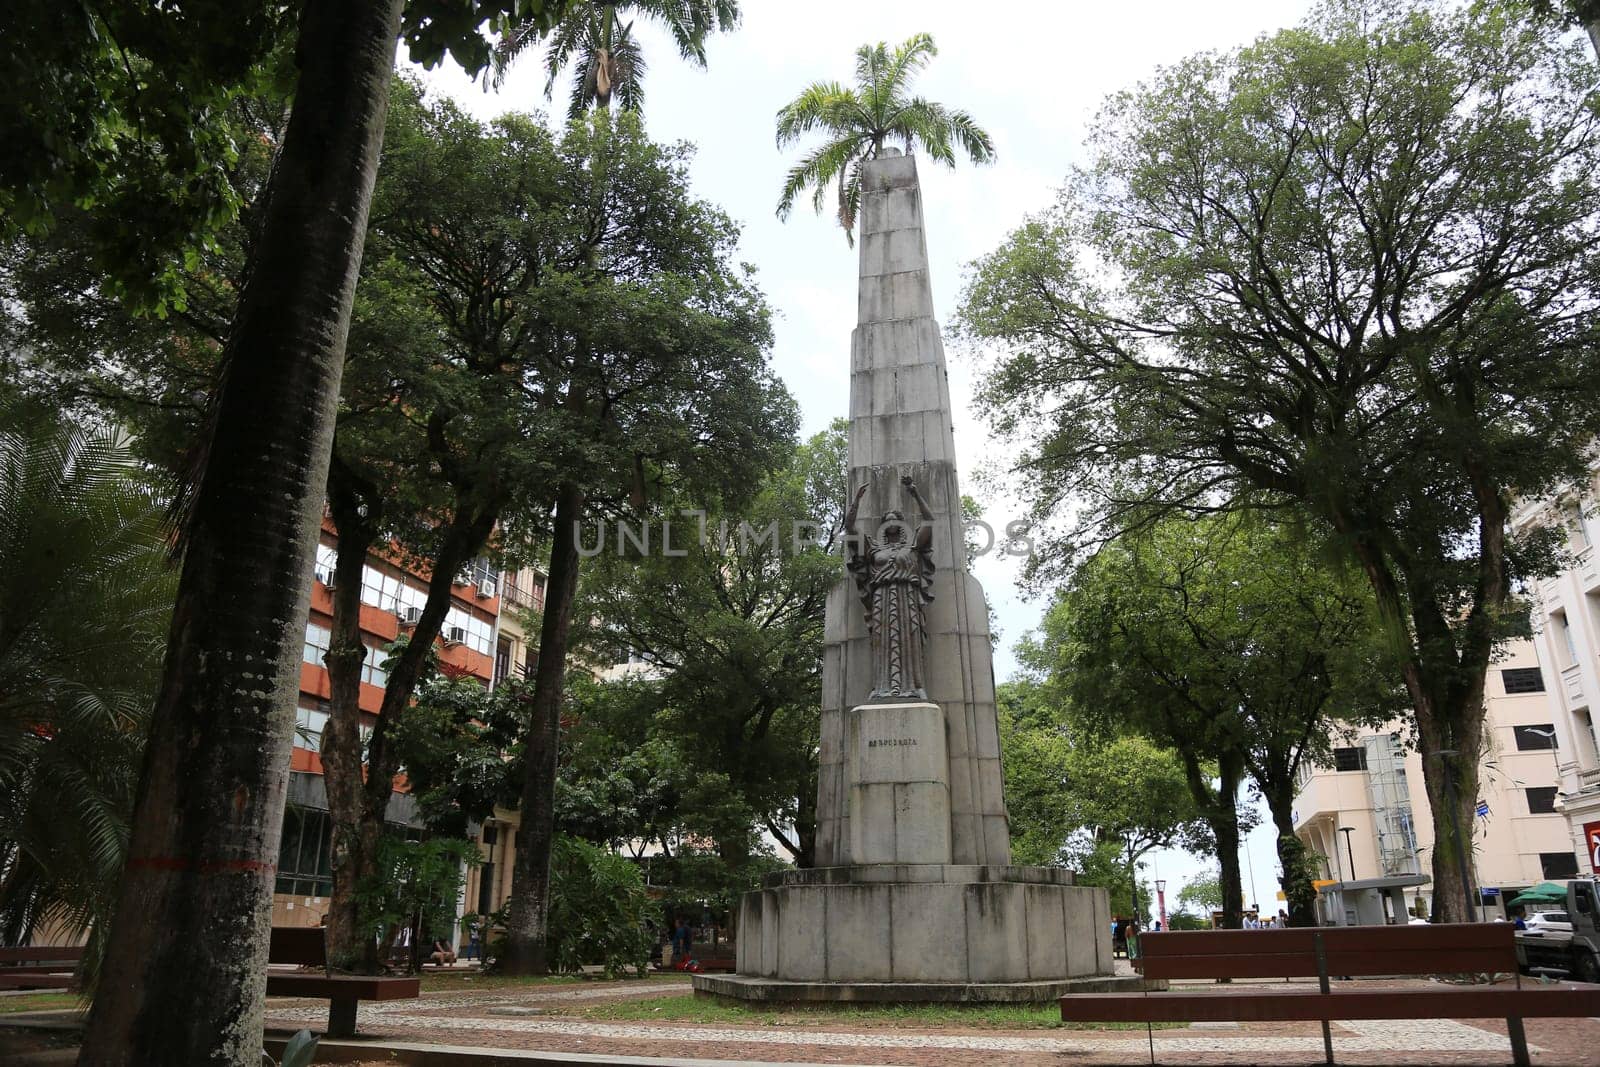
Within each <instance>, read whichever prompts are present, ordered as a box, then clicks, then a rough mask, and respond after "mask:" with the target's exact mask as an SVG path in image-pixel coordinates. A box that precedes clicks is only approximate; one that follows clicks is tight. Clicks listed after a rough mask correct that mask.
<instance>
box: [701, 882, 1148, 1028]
mask: <svg viewBox="0 0 1600 1067" xmlns="http://www.w3.org/2000/svg"><path fill="white" fill-rule="evenodd" d="M1113 970H1114V968H1113V965H1112V962H1111V916H1110V907H1109V903H1108V901H1107V897H1106V891H1105V890H1104V889H1101V888H1098V887H1089V886H1077V885H1073V884H1072V873H1071V872H1070V871H1067V870H1063V869H1061V868H1056V867H1015V866H974V865H963V864H864V865H858V866H852V867H822V868H813V869H809V870H794V871H783V872H780V873H778V874H775V875H772V876H771V877H770V878H768V879H767V881H766V883H765V884H764V887H763V888H762V889H760V890H757V891H755V892H752V893H747V894H745V896H744V899H743V901H742V903H741V906H740V911H739V927H738V971H739V973H738V974H737V975H695V976H694V987H695V989H696V991H697V992H703V993H707V994H715V995H720V996H728V997H736V998H739V999H743V1000H761V1001H774V1000H792V1001H828V1000H838V1001H901V1002H904V1001H1010V1002H1015V1001H1045V1000H1051V999H1054V998H1056V997H1059V996H1062V995H1065V994H1066V993H1070V992H1091V991H1093V992H1102V991H1108V990H1110V989H1113V988H1128V987H1130V985H1131V987H1132V988H1143V985H1142V983H1141V981H1140V980H1139V979H1128V978H1114V977H1111V975H1112V972H1113Z"/></svg>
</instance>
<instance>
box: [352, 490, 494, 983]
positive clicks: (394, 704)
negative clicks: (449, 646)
mask: <svg viewBox="0 0 1600 1067" xmlns="http://www.w3.org/2000/svg"><path fill="white" fill-rule="evenodd" d="M330 484H332V483H330ZM330 499H340V500H341V501H342V503H343V505H347V506H339V507H338V509H337V514H336V515H335V519H334V521H335V523H336V524H337V523H339V522H340V521H341V520H343V521H344V522H346V523H347V524H349V525H350V527H351V528H352V529H355V530H360V531H362V532H361V533H360V534H357V535H355V536H352V538H351V543H350V544H349V546H348V551H347V546H346V543H345V536H344V534H343V532H342V528H341V533H340V537H339V562H338V565H337V578H336V579H335V582H334V604H333V627H332V630H333V633H332V637H331V638H330V640H329V647H328V655H327V665H328V679H329V689H330V696H331V701H330V703H331V714H330V716H329V720H328V731H327V733H325V734H324V745H323V753H322V760H323V770H324V772H325V773H324V784H325V785H326V786H327V790H328V816H329V821H330V822H331V823H332V826H333V848H332V856H331V861H332V863H331V865H332V868H333V893H332V895H331V897H330V898H329V902H328V933H327V942H328V949H327V952H328V965H329V966H330V967H331V968H334V969H336V970H347V971H353V972H357V973H365V974H376V973H377V972H378V971H379V970H380V969H381V967H382V963H383V955H384V954H383V953H381V952H379V950H378V947H377V942H376V941H375V940H374V939H373V937H372V934H373V931H372V930H370V929H368V928H367V924H366V923H365V922H364V921H363V916H362V915H361V913H360V909H359V907H358V906H357V895H358V891H359V890H360V887H361V885H362V883H363V882H365V881H366V880H367V879H368V878H369V877H371V876H372V874H373V873H374V871H375V870H376V869H377V861H378V849H379V846H380V844H381V841H382V838H383V833H384V823H385V820H386V818H387V815H388V811H389V798H390V797H391V796H393V794H394V790H393V782H394V776H395V775H396V774H397V773H398V772H399V769H400V768H399V756H398V754H397V753H396V752H395V751H394V748H393V746H392V744H391V743H390V734H391V731H393V729H394V726H395V722H396V721H397V719H398V717H399V716H401V715H403V714H404V713H405V710H406V708H408V707H409V706H410V704H411V698H412V695H413V694H414V693H415V692H416V688H417V682H418V681H419V680H420V679H421V676H422V671H423V668H424V666H425V665H426V663H427V659H428V653H429V651H430V650H431V649H432V648H433V642H434V639H435V638H437V637H438V636H439V632H440V630H441V629H442V628H443V626H444V620H445V617H446V616H447V615H448V614H449V611H450V599H451V591H452V586H453V585H454V583H455V576H456V575H457V574H459V573H460V571H461V568H462V567H463V566H464V565H465V564H466V563H467V561H468V560H470V559H472V557H473V556H475V555H476V554H477V553H478V552H479V551H480V550H481V549H482V547H483V544H484V542H485V541H486V540H488V537H489V534H490V533H492V532H493V530H494V524H495V520H496V517H497V516H498V513H499V507H498V505H495V506H492V507H490V508H489V509H487V510H485V511H478V512H468V511H465V510H458V511H457V512H456V514H455V517H454V518H453V519H452V520H451V523H450V525H449V526H448V527H447V528H446V530H445V532H444V536H443V538H442V539H441V541H440V543H439V547H438V549H437V552H436V554H435V556H434V558H433V559H432V560H431V561H430V565H431V567H432V573H431V575H430V576H429V579H428V599H427V600H426V602H425V603H424V604H423V608H422V615H421V617H420V618H419V619H418V620H417V624H416V627H415V628H414V629H413V630H412V631H411V639H410V641H409V642H408V643H407V645H406V648H405V650H404V651H402V652H401V653H400V655H398V656H397V657H395V660H394V662H393V663H391V664H390V666H389V674H388V677H387V679H386V680H385V684H384V690H383V703H382V704H381V705H380V706H379V709H378V718H377V722H376V723H374V724H373V728H372V736H371V738H370V739H369V740H368V741H367V743H366V744H365V745H363V744H362V741H361V734H360V722H361V705H360V700H361V668H362V664H363V663H364V662H365V660H366V654H367V653H366V644H365V642H364V641H362V639H361V571H362V568H363V567H364V566H365V564H366V558H367V553H368V552H369V551H370V550H371V548H372V546H373V543H374V542H375V540H376V537H375V534H374V531H373V529H372V527H371V525H370V524H369V523H367V524H364V523H362V520H361V517H360V515H359V513H358V512H357V511H356V510H355V507H354V503H355V500H354V498H353V497H346V496H344V494H342V493H341V492H340V491H339V489H338V488H337V487H334V488H333V489H332V491H331V492H330ZM347 570H348V571H350V572H353V573H351V574H348V575H347V573H346V572H347ZM363 749H365V754H366V760H365V762H363V760H362V754H363Z"/></svg>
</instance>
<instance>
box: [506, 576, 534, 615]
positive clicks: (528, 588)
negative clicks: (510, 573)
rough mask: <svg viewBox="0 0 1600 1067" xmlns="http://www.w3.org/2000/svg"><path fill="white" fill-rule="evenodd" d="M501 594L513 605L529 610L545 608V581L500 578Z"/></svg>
mask: <svg viewBox="0 0 1600 1067" xmlns="http://www.w3.org/2000/svg"><path fill="white" fill-rule="evenodd" d="M500 596H501V597H502V598H503V599H504V600H505V601H506V602H507V603H509V604H511V605H512V606H513V607H518V608H523V609H524V610H527V611H543V610H544V583H543V582H534V583H525V582H518V581H516V580H515V579H514V578H509V577H502V578H501V579H500Z"/></svg>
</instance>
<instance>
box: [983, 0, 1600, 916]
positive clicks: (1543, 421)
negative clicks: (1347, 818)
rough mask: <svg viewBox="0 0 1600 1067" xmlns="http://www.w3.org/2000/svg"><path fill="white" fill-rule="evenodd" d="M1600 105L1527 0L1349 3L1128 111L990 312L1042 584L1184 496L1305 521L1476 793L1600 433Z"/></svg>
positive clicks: (1441, 858)
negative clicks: (1505, 660) (1501, 656)
mask: <svg viewBox="0 0 1600 1067" xmlns="http://www.w3.org/2000/svg"><path fill="white" fill-rule="evenodd" d="M1595 94H1596V85H1595V78H1594V68H1593V62H1592V58H1591V57H1589V56H1588V55H1586V54H1585V53H1584V47H1583V45H1582V44H1581V43H1580V42H1577V41H1571V40H1564V39H1562V37H1561V36H1560V35H1559V31H1557V30H1556V29H1553V28H1550V27H1546V26H1542V25H1539V24H1535V23H1530V22H1529V21H1528V20H1526V19H1523V18H1520V17H1517V14H1516V12H1514V11H1513V10H1512V9H1511V8H1510V7H1508V6H1506V5H1504V4H1495V3H1490V4H1483V5H1475V6H1474V7H1472V8H1471V9H1467V8H1463V7H1458V6H1453V5H1443V4H1429V3H1421V2H1407V3H1401V4H1395V5H1390V6H1388V7H1386V8H1384V9H1383V10H1381V11H1376V10H1374V9H1373V8H1372V7H1371V5H1367V4H1362V3H1357V2H1355V0H1330V2H1327V3H1324V4H1322V5H1320V6H1319V7H1318V8H1317V9H1316V10H1315V11H1314V13H1313V15H1312V17H1311V19H1310V20H1309V21H1308V22H1307V23H1306V24H1305V25H1304V26H1301V27H1298V28H1295V29H1291V30H1286V31H1283V32H1281V33H1279V34H1276V35H1274V36H1271V37H1267V38H1264V39H1262V40H1261V41H1259V42H1257V43H1255V44H1253V45H1250V46H1249V47H1246V48H1242V49H1238V50H1235V51H1232V52H1227V53H1222V54H1215V53H1209V54H1203V55H1199V56H1195V57H1192V58H1190V59H1187V60H1185V61H1183V62H1182V63H1179V64H1177V65H1175V66H1174V67H1172V68H1169V69H1166V70H1163V71H1161V72H1160V73H1159V75H1158V76H1157V77H1156V78H1155V79H1153V80H1152V81H1151V82H1150V83H1148V84H1145V85H1141V86H1139V87H1138V88H1136V89H1133V90H1130V91H1127V92H1124V93H1121V94H1118V95H1116V96H1114V97H1113V98H1112V99H1111V100H1110V101H1109V102H1108V104H1107V105H1106V107H1105V109H1104V110H1103V111H1102V113H1101V115H1100V117H1099V119H1098V121H1097V123H1096V129H1095V132H1094V135H1093V136H1092V138H1091V140H1090V145H1091V148H1092V150H1093V153H1094V158H1093V162H1092V164H1091V165H1090V166H1089V167H1087V168H1085V169H1083V170H1081V171H1079V172H1076V173H1075V174H1074V175H1073V176H1072V177H1071V179H1070V180H1069V182H1068V184H1067V187H1066V188H1065V190H1064V192H1063V194H1062V199H1061V202H1060V204H1059V205H1058V206H1057V207H1056V208H1055V209H1054V210H1052V211H1049V212H1047V213H1045V214H1043V215H1041V216H1038V217H1036V218H1033V219H1031V220H1029V221H1028V222H1026V223H1025V224H1024V225H1023V226H1022V227H1021V228H1020V229H1018V230H1017V231H1016V232H1015V233H1013V234H1012V236H1011V237H1010V238H1009V239H1008V240H1007V242H1006V243H1005V245H1004V246H1003V247H1002V248H1000V249H999V250H997V251H996V252H994V253H991V254H990V255H989V256H987V257H985V258H984V259H983V260H982V261H981V262H980V263H979V264H978V268H977V270H976V272H975V274H974V276H973V278H972V281H971V283H970V285H969V287H968V289H967V291H966V294H965V297H964V303H963V310H962V314H961V328H962V330H963V331H964V333H965V334H966V336H967V337H969V338H970V339H972V340H973V341H974V342H979V343H984V344H988V345H993V346H995V347H996V348H998V349H999V350H1000V352H1001V355H1000V357H999V358H998V360H997V361H996V363H995V364H994V366H993V368H992V370H991V372H990V373H989V375H988V377H987V379H986V383H985V385H984V389H983V393H982V402H983V404H984V405H985V406H986V407H988V408H990V410H992V411H993V412H994V421H995V424H996V426H997V428H998V429H999V430H1001V431H1002V432H1003V433H1005V434H1007V435H1008V436H1010V437H1011V438H1012V439H1013V440H1015V441H1016V443H1017V446H1018V455H1019V459H1018V462H1017V464H1016V470H1017V471H1018V472H1019V474H1020V477H1021V481H1022V483H1023V486H1024V489H1025V491H1026V493H1027V494H1028V495H1029V498H1030V500H1031V506H1032V509H1033V512H1034V515H1035V516H1036V517H1037V518H1038V519H1039V520H1040V521H1041V523H1042V524H1043V525H1044V527H1045V529H1044V530H1043V531H1042V532H1043V534H1044V536H1043V538H1042V540H1043V541H1044V542H1045V543H1046V545H1047V546H1048V548H1049V549H1050V550H1049V551H1046V552H1044V553H1041V554H1040V555H1039V556H1037V557H1036V559H1035V564H1036V568H1037V569H1036V572H1035V573H1036V575H1043V574H1046V573H1055V574H1060V573H1062V572H1064V571H1065V570H1066V569H1067V568H1068V567H1069V566H1070V563H1071V561H1072V559H1073V558H1074V554H1075V549H1076V548H1079V547H1082V546H1086V545H1092V544H1095V543H1099V542H1102V541H1104V540H1106V539H1108V538H1111V537H1115V536H1117V535H1118V534H1120V533H1122V532H1123V531H1126V530H1128V529H1133V528H1138V527H1140V526H1142V525H1146V524H1148V523H1150V522H1152V521H1154V520H1155V519H1156V518H1157V517H1159V516H1160V515H1163V514H1168V513H1172V512H1179V513H1197V512H1200V513H1203V512H1206V511H1212V510H1216V509H1218V508H1228V507H1236V506H1240V505H1244V504H1250V505H1255V506H1266V507H1273V506H1281V505H1285V504H1288V503H1294V504H1297V505H1299V506H1302V507H1304V508H1305V509H1306V510H1307V512H1308V513H1309V514H1310V515H1311V516H1313V518H1314V520H1315V521H1316V522H1317V523H1319V524H1320V525H1321V526H1323V527H1324V528H1325V529H1327V530H1329V531H1331V532H1332V533H1333V534H1334V536H1335V543H1336V545H1337V546H1338V547H1339V549H1340V550H1341V551H1342V552H1344V553H1346V554H1347V555H1348V556H1349V557H1350V558H1351V559H1353V560H1354V561H1355V562H1356V563H1357V565H1358V566H1359V567H1360V568H1361V570H1362V572H1363V573H1364V574H1365V575H1366V577H1367V580H1368V582H1369V584H1370V585H1371V587H1372V590H1373V592H1374V594H1375V596H1376V601H1377V607H1378V611H1379V613H1380V617H1381V619H1382V621H1383V623H1384V624H1385V625H1386V627H1387V628H1388V629H1389V630H1390V633H1391V635H1392V639H1393V640H1394V642H1395V644H1396V645H1397V646H1398V647H1401V648H1404V649H1406V650H1407V651H1406V654H1405V655H1404V657H1403V660H1402V664H1401V670H1402V673H1403V676H1404V679H1405V684H1406V687H1407V690H1408V695H1409V697H1410V700H1411V703H1412V707H1413V711H1414V715H1415V718H1416V721H1417V725H1418V729H1419V736H1420V738H1421V744H1422V748H1423V751H1424V754H1425V764H1424V765H1425V768H1426V769H1427V778H1428V789H1429V795H1430V800H1431V801H1432V803H1433V806H1434V810H1435V822H1436V823H1437V824H1438V825H1441V826H1448V825H1450V824H1451V820H1450V819H1449V818H1448V817H1447V816H1446V812H1445V810H1444V804H1445V801H1444V795H1445V793H1446V792H1447V790H1446V789H1445V785H1444V783H1445V779H1446V777H1453V779H1454V782H1455V784H1456V793H1457V794H1458V796H1460V797H1466V798H1469V799H1468V801H1463V802H1461V803H1462V805H1463V807H1464V808H1465V807H1466V805H1467V804H1469V803H1470V798H1471V797H1473V796H1475V795H1476V773H1477V772H1476V761H1475V757H1473V756H1470V755H1469V756H1467V757H1465V758H1463V757H1459V756H1447V755H1445V754H1447V753H1468V754H1475V753H1477V752H1478V751H1479V740H1480V735H1481V730H1482V718H1483V699H1482V698H1483V677H1484V670H1485V667H1486V665H1487V663H1488V661H1489V658H1490V656H1491V655H1492V653H1493V649H1494V647H1495V646H1496V644H1497V643H1498V642H1499V641H1500V640H1501V639H1502V638H1503V637H1504V636H1505V634H1506V633H1507V627H1508V624H1509V623H1511V622H1512V621H1513V619H1514V617H1518V616H1520V612H1519V611H1518V610H1517V608H1516V605H1515V604H1514V603H1513V602H1512V601H1511V600H1510V591H1511V583H1512V581H1513V579H1515V578H1517V577H1520V576H1525V575H1527V574H1529V573H1532V572H1534V571H1537V570H1538V569H1539V568H1540V567H1541V566H1549V565H1550V562H1551V560H1550V556H1549V553H1548V552H1547V551H1546V550H1545V548H1546V547H1547V546H1542V545H1540V544H1537V543H1531V542H1529V543H1520V544H1519V543H1514V542H1510V541H1508V539H1507V529H1506V519H1507V514H1508V508H1509V500H1510V498H1511V497H1512V495H1514V494H1515V495H1521V496H1539V495H1542V494H1545V493H1548V492H1550V491H1551V490H1552V489H1553V488H1555V487H1557V486H1559V485H1560V484H1562V483H1563V482H1564V481H1567V480H1570V479H1573V478H1575V477H1576V476H1578V475H1579V474H1580V472H1581V471H1582V470H1583V469H1584V464H1585V462H1586V451H1585V450H1586V448H1587V447H1588V442H1589V441H1591V440H1592V439H1593V437H1594V435H1595V433H1596V432H1597V431H1600V392H1597V391H1596V390H1595V389H1593V388H1592V382H1593V381H1594V380H1595V379H1596V377H1597V375H1600V355H1597V353H1600V345H1597V344H1596V340H1597V338H1600V301H1597V300H1596V296H1597V290H1600V246H1597V245H1596V243H1595V241H1594V240H1593V232H1594V228H1595V225H1596V223H1597V221H1600V181H1597V180H1596V177H1595V176H1596V175H1597V174H1600V109H1597V108H1596V107H1595V99H1596V96H1595ZM1069 501H1072V502H1073V506H1072V507H1071V508H1069V507H1068V502H1069ZM1069 515H1070V516H1071V517H1070V518H1068V519H1067V521H1065V522H1057V521H1055V520H1057V519H1058V518H1061V517H1065V516H1069ZM1467 810H1468V811H1469V812H1470V809H1467ZM1457 821H1458V822H1460V823H1462V824H1470V822H1471V818H1470V813H1469V814H1467V815H1466V816H1464V817H1461V818H1459V819H1458V820H1457ZM1454 855H1455V851H1454V843H1453V842H1451V841H1449V840H1445V841H1444V842H1443V847H1441V849H1440V850H1439V852H1438V853H1437V854H1436V856H1435V862H1436V864H1437V865H1441V866H1440V868H1439V870H1438V871H1436V879H1435V881H1436V884H1438V885H1440V886H1441V887H1446V886H1447V885H1448V884H1449V883H1450V880H1449V879H1447V878H1446V877H1445V876H1444V875H1445V874H1446V873H1447V872H1448V870H1449V866H1448V865H1449V864H1450V863H1452V862H1453V857H1454ZM1458 896H1460V894H1459V893H1455V892H1454V891H1447V892H1446V893H1445V894H1444V895H1443V897H1442V898H1441V899H1442V900H1444V902H1445V904H1446V908H1445V911H1444V914H1445V915H1446V916H1447V917H1449V918H1464V917H1465V915H1466V912H1465V908H1466V903H1467V902H1466V901H1465V900H1464V899H1456V898H1457V897H1458Z"/></svg>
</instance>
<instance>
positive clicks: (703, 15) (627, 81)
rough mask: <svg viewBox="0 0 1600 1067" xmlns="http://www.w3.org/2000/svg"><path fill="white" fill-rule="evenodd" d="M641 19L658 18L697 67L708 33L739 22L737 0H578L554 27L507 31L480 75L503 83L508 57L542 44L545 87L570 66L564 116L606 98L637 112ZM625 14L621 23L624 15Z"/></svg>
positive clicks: (538, 24)
mask: <svg viewBox="0 0 1600 1067" xmlns="http://www.w3.org/2000/svg"><path fill="white" fill-rule="evenodd" d="M640 18H644V19H648V20H649V21H652V22H659V23H660V24H661V25H662V26H664V27H665V28H666V30H667V32H668V33H670V34H671V35H672V39H673V41H675V42H676V43H677V45H678V54H679V56H680V57H681V58H682V59H684V60H687V61H688V62H691V63H693V64H695V65H696V66H699V67H704V66H705V65H706V38H707V37H709V36H710V35H711V34H712V33H713V32H715V31H719V30H720V31H722V32H724V33H727V32H729V31H731V30H733V29H734V28H735V27H736V26H738V25H739V4H738V0H636V2H634V3H620V4H619V3H612V2H610V0H579V2H578V3H574V4H573V5H572V6H571V7H570V8H569V9H568V11H567V14H566V15H565V16H564V17H563V18H562V19H561V21H560V22H558V23H557V24H556V25H555V26H554V28H551V29H548V30H547V29H546V28H545V26H544V24H543V22H542V21H540V20H537V19H531V20H528V21H526V22H522V23H520V24H518V25H516V26H514V27H512V28H511V29H509V30H507V31H506V32H505V33H504V34H503V35H502V36H501V38H500V40H499V43H498V44H497V45H496V46H495V50H494V60H493V63H492V64H491V66H490V69H489V71H488V73H487V74H486V75H485V78H486V80H487V81H488V83H489V84H492V85H494V86H495V87H497V88H498V87H499V86H500V85H502V84H503V83H504V82H505V76H506V72H507V71H508V70H509V69H510V67H511V64H512V63H513V62H515V61H516V59H517V57H519V56H521V55H522V54H523V53H524V52H526V51H527V50H528V49H530V48H532V47H534V46H535V45H540V44H542V45H544V47H545V55H544V68H545V75H546V78H545V83H544V94H545V96H546V97H548V96H550V95H551V94H552V93H553V92H554V91H555V87H556V79H557V78H559V77H560V76H561V72H562V71H563V70H565V69H567V68H568V67H569V66H570V67H573V74H572V95H571V97H570V99H569V102H568V105H567V116H568V117H569V118H577V117H579V116H580V115H582V114H583V113H584V112H585V111H587V110H589V109H590V108H591V107H597V108H600V109H602V110H605V109H608V108H610V107H611V98H612V96H613V95H615V96H616V98H617V102H618V103H619V104H620V105H621V107H622V110H624V111H638V110H639V109H640V107H641V106H642V105H643V103H644V73H645V69H646V68H645V61H644V54H643V51H642V50H641V49H640V48H639V42H638V41H637V40H636V39H635V38H634V36H633V24H634V23H635V22H636V21H638V20H639V19H640ZM624 19H627V21H626V22H624V21H623V20H624Z"/></svg>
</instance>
